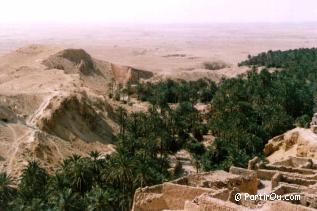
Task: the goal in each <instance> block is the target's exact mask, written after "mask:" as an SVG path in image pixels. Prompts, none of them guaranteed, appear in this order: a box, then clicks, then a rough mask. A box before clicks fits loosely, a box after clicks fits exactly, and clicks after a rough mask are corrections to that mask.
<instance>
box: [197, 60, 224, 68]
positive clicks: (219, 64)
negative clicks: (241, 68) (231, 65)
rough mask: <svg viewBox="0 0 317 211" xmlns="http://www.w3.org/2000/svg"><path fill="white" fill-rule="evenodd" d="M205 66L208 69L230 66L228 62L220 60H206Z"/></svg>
mask: <svg viewBox="0 0 317 211" xmlns="http://www.w3.org/2000/svg"><path fill="white" fill-rule="evenodd" d="M203 66H204V68H205V69H207V70H220V69H223V68H226V67H228V65H227V64H226V63H224V62H221V61H218V62H204V64H203Z"/></svg>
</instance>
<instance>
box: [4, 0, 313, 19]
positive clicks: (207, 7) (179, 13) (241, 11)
mask: <svg viewBox="0 0 317 211" xmlns="http://www.w3.org/2000/svg"><path fill="white" fill-rule="evenodd" d="M0 22H1V23H10V22H78V23H81V22H105V23H223V22H226V23H239V22H273V23H275V22H277V23H278V22H317V0H1V2H0Z"/></svg>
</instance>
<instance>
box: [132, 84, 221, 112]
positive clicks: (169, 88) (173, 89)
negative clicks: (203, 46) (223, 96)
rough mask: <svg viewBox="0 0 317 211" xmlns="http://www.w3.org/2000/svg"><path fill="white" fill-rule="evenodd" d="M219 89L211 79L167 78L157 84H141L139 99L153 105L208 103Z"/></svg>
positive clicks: (138, 89) (138, 92) (138, 93)
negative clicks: (174, 79)
mask: <svg viewBox="0 0 317 211" xmlns="http://www.w3.org/2000/svg"><path fill="white" fill-rule="evenodd" d="M216 91H217V86H216V83H215V82H213V81H211V80H209V79H199V80H197V81H184V80H179V81H173V80H170V79H169V80H166V81H161V82H159V83H156V84H151V83H146V84H139V85H138V87H137V95H138V98H139V100H142V101H149V102H150V103H152V104H153V105H159V106H165V105H166V104H167V103H180V102H191V103H197V102H202V103H208V102H210V101H211V100H212V98H213V96H214V94H215V92H216Z"/></svg>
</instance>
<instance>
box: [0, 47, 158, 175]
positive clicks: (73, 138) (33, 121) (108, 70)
mask: <svg viewBox="0 0 317 211" xmlns="http://www.w3.org/2000/svg"><path fill="white" fill-rule="evenodd" d="M136 75H137V76H138V77H139V78H142V77H146V78H148V77H151V76H152V73H150V72H147V71H141V72H140V73H139V72H138V70H134V69H133V68H131V67H125V66H118V65H114V64H111V63H109V62H105V61H101V60H96V59H94V58H92V57H91V56H90V55H89V54H88V53H86V52H85V51H84V50H82V49H59V48H53V47H47V46H41V45H32V46H29V47H26V48H22V49H18V50H16V51H14V52H12V53H10V54H7V55H4V56H3V57H1V58H0V146H1V147H0V171H6V172H8V173H9V174H10V175H12V176H14V177H16V176H18V175H19V173H20V171H21V169H22V168H23V167H24V166H25V165H26V164H27V161H29V160H34V159H35V160H38V161H39V162H41V164H42V165H43V166H44V167H46V168H47V169H48V170H53V169H54V167H55V166H56V165H57V164H58V163H59V162H60V161H62V160H63V159H65V158H67V157H68V156H70V155H72V154H79V155H87V154H88V153H89V152H91V151H94V150H98V151H100V152H102V153H111V152H112V151H113V150H114V146H113V143H114V137H115V134H116V133H117V131H118V126H117V123H116V117H115V114H114V110H115V108H114V106H113V105H110V104H109V103H108V102H107V98H106V95H107V93H108V92H107V91H108V87H109V83H111V82H113V81H117V82H118V83H122V82H127V81H129V80H136ZM139 78H138V79H139Z"/></svg>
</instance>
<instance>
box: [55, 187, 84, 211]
mask: <svg viewBox="0 0 317 211" xmlns="http://www.w3.org/2000/svg"><path fill="white" fill-rule="evenodd" d="M50 202H51V204H52V207H53V210H56V211H68V210H75V211H76V210H84V209H83V204H82V202H81V200H80V198H79V196H78V194H77V193H74V192H72V190H71V189H64V190H62V191H60V192H59V193H58V194H54V195H52V197H51V198H50Z"/></svg>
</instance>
